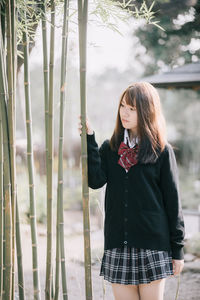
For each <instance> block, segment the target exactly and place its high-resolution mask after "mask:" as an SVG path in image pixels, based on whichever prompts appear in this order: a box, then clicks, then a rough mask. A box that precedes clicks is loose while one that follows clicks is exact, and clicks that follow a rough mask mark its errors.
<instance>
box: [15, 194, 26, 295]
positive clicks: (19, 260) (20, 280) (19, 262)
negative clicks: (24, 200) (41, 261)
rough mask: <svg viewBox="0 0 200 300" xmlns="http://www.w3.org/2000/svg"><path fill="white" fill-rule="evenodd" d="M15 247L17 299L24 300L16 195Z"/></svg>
mask: <svg viewBox="0 0 200 300" xmlns="http://www.w3.org/2000/svg"><path fill="white" fill-rule="evenodd" d="M16 248H17V267H18V287H19V299H20V300H24V299H25V293H24V290H25V286H24V272H23V260H22V246H21V233H20V221H19V209H18V202H17V197H16Z"/></svg>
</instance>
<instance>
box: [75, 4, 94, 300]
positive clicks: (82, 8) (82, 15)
mask: <svg viewBox="0 0 200 300" xmlns="http://www.w3.org/2000/svg"><path fill="white" fill-rule="evenodd" d="M87 18H88V0H83V1H82V0H78V23H79V54H80V98H81V123H82V126H83V127H82V135H81V162H82V200H83V224H84V261H85V293H86V300H91V299H92V278H91V249H90V211H89V188H88V178H87V172H88V171H87V139H86V49H87Z"/></svg>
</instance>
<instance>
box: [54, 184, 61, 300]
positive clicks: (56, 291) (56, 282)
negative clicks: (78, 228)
mask: <svg viewBox="0 0 200 300" xmlns="http://www.w3.org/2000/svg"><path fill="white" fill-rule="evenodd" d="M59 192H60V189H59V188H57V199H59V198H60V195H59ZM59 223H60V201H57V220H56V274H55V295H54V300H58V297H59V289H60V284H59V283H60V234H59Z"/></svg>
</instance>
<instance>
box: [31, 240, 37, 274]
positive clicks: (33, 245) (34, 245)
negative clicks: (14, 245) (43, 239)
mask: <svg viewBox="0 0 200 300" xmlns="http://www.w3.org/2000/svg"><path fill="white" fill-rule="evenodd" d="M32 247H37V245H36V244H32ZM35 270H37V269H33V271H35Z"/></svg>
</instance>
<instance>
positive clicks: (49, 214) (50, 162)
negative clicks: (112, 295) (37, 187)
mask: <svg viewBox="0 0 200 300" xmlns="http://www.w3.org/2000/svg"><path fill="white" fill-rule="evenodd" d="M50 3H51V33H50V61H49V107H48V131H47V132H48V161H47V164H48V166H47V169H48V173H47V258H46V290H45V292H46V299H50V297H51V280H52V274H51V271H52V222H53V221H52V203H53V144H54V138H53V133H54V131H53V97H54V95H53V92H54V87H53V85H54V39H55V2H54V1H53V0H51V2H50Z"/></svg>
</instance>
